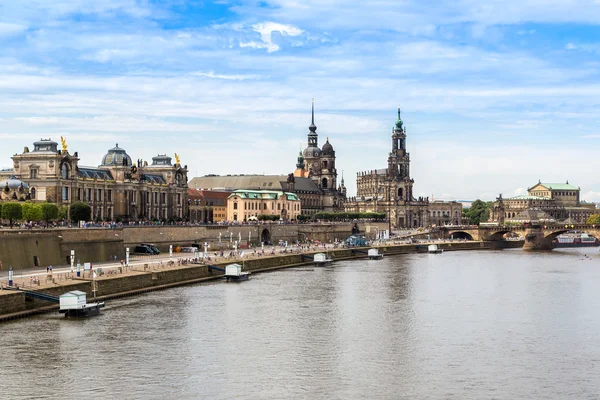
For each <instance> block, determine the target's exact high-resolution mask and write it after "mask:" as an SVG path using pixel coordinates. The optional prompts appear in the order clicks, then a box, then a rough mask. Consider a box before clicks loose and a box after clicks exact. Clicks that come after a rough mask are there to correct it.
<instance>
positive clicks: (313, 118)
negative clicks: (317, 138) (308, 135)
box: [308, 97, 317, 133]
mask: <svg viewBox="0 0 600 400" xmlns="http://www.w3.org/2000/svg"><path fill="white" fill-rule="evenodd" d="M308 129H309V130H310V131H311V132H312V133H316V131H317V126H316V125H315V98H314V97H313V99H312V112H311V123H310V126H309V127H308Z"/></svg>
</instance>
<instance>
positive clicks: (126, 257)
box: [125, 247, 129, 268]
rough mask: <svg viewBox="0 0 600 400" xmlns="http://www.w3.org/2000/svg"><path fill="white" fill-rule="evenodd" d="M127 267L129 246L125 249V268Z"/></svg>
mask: <svg viewBox="0 0 600 400" xmlns="http://www.w3.org/2000/svg"><path fill="white" fill-rule="evenodd" d="M128 267H129V247H127V248H126V249H125V268H128Z"/></svg>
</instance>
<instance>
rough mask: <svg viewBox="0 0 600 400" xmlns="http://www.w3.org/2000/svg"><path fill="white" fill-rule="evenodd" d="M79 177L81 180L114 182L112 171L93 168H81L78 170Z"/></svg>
mask: <svg viewBox="0 0 600 400" xmlns="http://www.w3.org/2000/svg"><path fill="white" fill-rule="evenodd" d="M77 176H78V177H79V178H89V179H94V178H96V179H106V180H113V176H112V174H111V173H110V171H108V170H106V169H98V168H92V167H89V168H88V167H79V168H78V170H77Z"/></svg>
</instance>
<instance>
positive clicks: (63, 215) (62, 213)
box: [58, 206, 69, 220]
mask: <svg viewBox="0 0 600 400" xmlns="http://www.w3.org/2000/svg"><path fill="white" fill-rule="evenodd" d="M68 215H69V207H67V206H61V207H60V209H59V210H58V218H59V219H62V220H65V219H67V216H68Z"/></svg>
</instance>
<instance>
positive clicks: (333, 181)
mask: <svg viewBox="0 0 600 400" xmlns="http://www.w3.org/2000/svg"><path fill="white" fill-rule="evenodd" d="M293 178H309V179H311V180H312V181H313V182H314V183H315V186H316V187H317V188H318V189H319V191H320V192H321V196H320V197H321V201H320V204H319V205H318V210H314V211H315V212H313V213H307V214H306V215H312V214H314V213H316V212H319V211H334V212H335V211H343V210H344V202H345V200H346V188H345V186H344V178H343V177H342V180H341V182H340V185H339V186H338V184H337V178H338V173H337V167H336V160H335V150H334V149H333V146H332V145H331V143H329V138H327V139H326V141H325V144H324V145H323V148H319V135H318V134H317V126H316V125H315V100H314V99H313V101H312V112H311V124H310V126H309V127H308V145H307V147H306V148H305V149H304V151H303V152H301V153H300V154H299V155H298V162H297V164H296V170H295V171H294V173H293ZM289 181H293V180H292V177H290V179H289ZM305 210H309V207H305Z"/></svg>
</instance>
